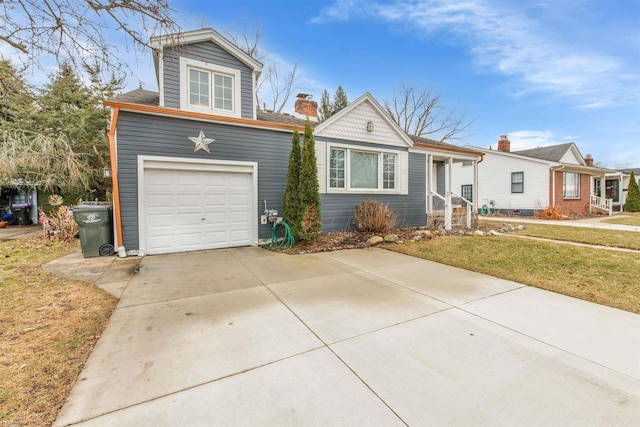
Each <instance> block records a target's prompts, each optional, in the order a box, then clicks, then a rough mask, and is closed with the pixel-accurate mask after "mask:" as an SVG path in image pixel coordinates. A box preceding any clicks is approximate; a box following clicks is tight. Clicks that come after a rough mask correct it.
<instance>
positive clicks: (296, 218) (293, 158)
mask: <svg viewBox="0 0 640 427" xmlns="http://www.w3.org/2000/svg"><path fill="white" fill-rule="evenodd" d="M300 162H301V154H300V133H299V132H298V129H297V128H296V129H294V131H293V137H292V138H291V153H290V154H289V169H288V172H287V186H286V187H285V190H284V196H283V198H282V216H283V218H284V220H285V222H286V223H287V224H289V227H290V228H291V232H292V233H293V235H294V236H296V237H297V236H300V233H301V231H302V226H301V224H300V223H301V221H302V215H303V213H304V211H303V209H304V206H303V205H302V200H301V199H300Z"/></svg>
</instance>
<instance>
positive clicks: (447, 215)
mask: <svg viewBox="0 0 640 427" xmlns="http://www.w3.org/2000/svg"><path fill="white" fill-rule="evenodd" d="M452 215H453V206H452V205H451V191H447V193H446V197H445V202H444V229H445V230H447V231H449V230H451V216H452Z"/></svg>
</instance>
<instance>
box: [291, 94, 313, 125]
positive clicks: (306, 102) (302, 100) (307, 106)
mask: <svg viewBox="0 0 640 427" xmlns="http://www.w3.org/2000/svg"><path fill="white" fill-rule="evenodd" d="M296 98H298V99H296V103H295V112H296V114H300V115H301V116H304V117H308V118H309V120H311V121H312V122H317V121H318V103H317V102H316V101H314V100H313V96H312V95H309V94H308V93H299V94H298V95H297V96H296Z"/></svg>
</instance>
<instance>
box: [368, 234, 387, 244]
mask: <svg viewBox="0 0 640 427" xmlns="http://www.w3.org/2000/svg"><path fill="white" fill-rule="evenodd" d="M382 242H384V239H383V238H382V237H381V236H372V237H369V240H367V245H368V246H375V245H377V244H380V243H382Z"/></svg>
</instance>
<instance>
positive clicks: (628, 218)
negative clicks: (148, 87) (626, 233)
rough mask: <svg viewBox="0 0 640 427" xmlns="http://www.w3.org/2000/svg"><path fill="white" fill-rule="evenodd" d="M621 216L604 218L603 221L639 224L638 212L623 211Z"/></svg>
mask: <svg viewBox="0 0 640 427" xmlns="http://www.w3.org/2000/svg"><path fill="white" fill-rule="evenodd" d="M620 215H621V216H622V215H624V216H622V217H618V216H616V217H614V218H611V219H605V220H604V221H603V222H608V223H610V224H624V225H638V226H640V212H623V213H621V214H620Z"/></svg>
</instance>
